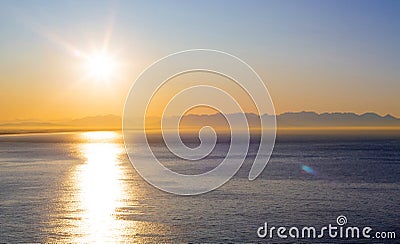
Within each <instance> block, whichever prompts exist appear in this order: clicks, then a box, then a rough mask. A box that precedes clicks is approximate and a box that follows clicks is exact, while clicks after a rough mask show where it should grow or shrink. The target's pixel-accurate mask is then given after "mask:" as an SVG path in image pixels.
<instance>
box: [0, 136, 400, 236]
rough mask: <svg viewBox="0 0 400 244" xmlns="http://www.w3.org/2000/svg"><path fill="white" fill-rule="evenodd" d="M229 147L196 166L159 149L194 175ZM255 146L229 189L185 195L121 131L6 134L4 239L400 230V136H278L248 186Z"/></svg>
mask: <svg viewBox="0 0 400 244" xmlns="http://www.w3.org/2000/svg"><path fill="white" fill-rule="evenodd" d="M228 146H229V144H228V143H225V142H223V141H222V142H219V143H218V144H217V147H216V149H215V150H214V151H213V152H212V154H211V155H210V156H208V157H207V158H206V160H203V161H201V162H200V163H199V162H196V163H193V162H190V163H189V162H185V161H180V160H177V159H176V158H173V157H171V156H170V154H169V153H168V151H167V150H166V148H165V147H163V145H162V144H161V143H153V144H152V147H153V149H154V151H155V154H156V155H157V156H158V157H159V159H160V160H161V161H162V162H163V163H164V165H165V166H167V167H169V168H170V169H173V170H175V171H177V172H182V173H188V174H190V173H192V174H193V173H200V172H202V171H204V170H206V169H208V168H210V167H215V166H216V165H217V164H218V162H219V161H220V160H221V159H222V158H223V157H224V156H225V152H226V149H227V147H228ZM138 147H140V145H138ZM256 151H257V144H251V146H250V151H249V154H248V160H247V161H246V162H245V165H244V166H243V167H242V168H241V169H240V171H239V172H238V173H237V175H236V176H235V177H234V178H233V179H231V181H229V182H228V183H227V184H225V185H223V186H222V187H221V188H219V189H217V190H215V191H212V192H209V193H207V194H203V195H199V196H191V197H182V196H176V195H173V194H167V193H164V192H162V191H160V190H158V189H156V188H154V187H153V186H151V185H149V184H148V183H146V182H145V181H144V180H143V179H142V178H141V177H140V176H139V175H138V174H137V173H136V171H135V170H134V169H133V167H132V165H131V164H130V162H129V160H128V158H127V156H126V154H125V151H124V147H123V142H122V138H121V135H120V134H118V133H115V132H83V133H54V134H31V135H15V136H1V137H0V215H1V219H0V226H1V228H0V240H1V241H4V242H55V241H57V242H60V241H65V242H118V241H128V242H211V241H213V242H215V241H217V242H218V241H236V242H238V241H241V242H243V241H247V242H259V241H263V240H261V239H258V237H257V228H258V227H259V226H262V225H263V224H264V222H266V221H267V222H268V223H269V224H271V225H276V226H291V225H294V226H306V225H313V226H316V227H318V226H323V225H327V224H329V223H331V224H336V218H337V216H339V215H345V216H346V217H347V219H348V224H349V225H351V226H357V225H358V226H371V227H372V228H373V229H374V230H376V231H379V230H380V231H396V233H399V234H400V225H399V222H398V220H399V219H400V212H399V210H398V203H399V202H400V178H399V175H400V137H399V136H390V135H386V136H365V135H364V136H354V135H353V136H334V135H330V136H323V135H317V136H308V135H298V136H290V135H282V136H278V140H277V143H276V146H275V149H274V152H273V154H272V158H271V161H270V162H269V163H268V165H267V167H266V169H265V170H264V172H263V173H262V175H261V176H260V177H259V178H258V179H256V180H255V181H248V179H247V176H248V171H249V169H250V167H251V162H252V160H251V159H252V158H254V156H255V153H256ZM267 240H268V239H267ZM273 241H275V242H276V241H278V242H279V241H282V240H280V239H274V240H273ZM303 241H304V240H303ZM330 241H332V240H330Z"/></svg>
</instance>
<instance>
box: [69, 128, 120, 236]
mask: <svg viewBox="0 0 400 244" xmlns="http://www.w3.org/2000/svg"><path fill="white" fill-rule="evenodd" d="M83 136H84V137H85V139H87V140H88V141H89V143H86V144H83V145H82V146H81V149H80V150H81V153H82V155H83V157H84V158H86V162H85V163H84V164H82V165H81V166H80V168H79V170H78V171H77V173H78V174H77V175H76V184H78V185H79V186H78V187H79V189H80V192H79V202H80V208H81V210H82V211H83V213H82V221H81V223H80V229H81V231H82V232H84V233H85V234H86V238H85V240H84V241H89V242H92V241H95V242H99V241H104V240H107V238H108V237H110V234H111V236H118V234H119V233H116V232H118V230H120V229H121V226H118V225H119V224H120V223H119V222H118V221H116V220H115V217H114V212H115V209H116V208H117V207H118V205H119V204H120V202H119V200H120V199H121V198H123V196H124V194H125V193H124V188H123V186H122V185H121V183H120V181H119V178H121V176H122V173H123V172H122V170H121V168H120V167H119V165H118V164H119V159H118V157H119V155H120V154H121V153H122V152H123V151H122V148H121V147H120V145H118V144H116V143H111V142H105V141H112V139H115V138H116V137H117V136H118V135H117V134H116V133H113V132H87V133H83Z"/></svg>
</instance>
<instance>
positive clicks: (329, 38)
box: [0, 0, 400, 122]
mask: <svg viewBox="0 0 400 244" xmlns="http://www.w3.org/2000/svg"><path fill="white" fill-rule="evenodd" d="M399 13H400V2H399V1H384V0H383V1H378V0H376V1H369V0H366V1H361V0H357V1H354V0H349V1H344V0H343V1H8V0H6V1H1V2H0V54H1V55H0V88H1V89H0V104H1V106H0V122H5V121H7V122H8V121H17V120H42V121H50V120H63V119H71V118H80V117H85V116H95V115H105V114H115V115H121V114H122V111H123V107H124V102H125V99H126V96H127V94H128V92H129V89H130V87H131V85H132V83H133V82H134V81H135V79H136V78H137V77H138V75H139V74H140V73H141V72H142V71H143V70H144V69H145V68H146V67H148V66H149V65H151V64H152V63H153V62H155V61H156V60H158V59H160V58H162V57H164V56H166V55H169V54H172V53H175V52H178V51H182V50H187V49H194V48H206V49H215V50H221V51H224V52H227V53H230V54H233V55H235V56H237V57H240V58H241V59H242V60H244V61H245V62H246V63H248V64H249V65H250V66H252V67H253V68H254V70H255V71H256V72H257V73H258V74H259V75H260V76H261V78H262V79H263V81H264V83H265V84H266V86H267V88H268V90H269V93H270V95H271V98H272V100H273V102H274V106H275V111H276V113H278V114H280V113H283V112H287V111H303V110H306V111H316V112H355V113H364V112H376V113H378V114H380V115H386V114H392V115H394V116H396V117H400V95H399V91H400V45H399V43H400V15H399ZM99 52H104V53H106V54H107V55H108V57H112V59H113V60H114V66H115V67H114V70H113V72H114V73H113V74H112V75H110V77H108V78H107V80H103V79H99V78H98V77H97V78H96V77H93V76H91V75H90V74H89V73H90V72H89V73H88V69H87V66H88V64H87V63H88V60H89V59H90V58H91V57H93V56H94V55H96V53H99Z"/></svg>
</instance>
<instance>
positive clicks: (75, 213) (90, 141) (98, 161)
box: [48, 131, 169, 243]
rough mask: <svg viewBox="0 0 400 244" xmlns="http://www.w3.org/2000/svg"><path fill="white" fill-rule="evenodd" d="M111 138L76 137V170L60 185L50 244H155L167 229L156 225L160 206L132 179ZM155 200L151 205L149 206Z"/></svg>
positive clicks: (116, 136)
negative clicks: (56, 243)
mask: <svg viewBox="0 0 400 244" xmlns="http://www.w3.org/2000/svg"><path fill="white" fill-rule="evenodd" d="M121 139H122V137H121V134H120V133H116V132H106V131H102V132H84V133H78V134H77V140H76V142H75V143H74V144H75V145H74V148H75V149H74V150H73V151H71V153H72V154H73V155H74V158H77V159H78V161H76V162H78V163H77V164H74V166H73V167H72V168H71V170H70V171H69V172H70V173H69V176H68V177H67V178H66V179H65V180H63V184H62V185H61V187H62V188H61V189H60V190H61V191H60V192H61V194H60V195H58V200H57V202H58V203H59V204H57V207H56V210H55V214H54V215H53V217H54V219H55V220H56V221H55V222H53V223H52V225H54V228H55V229H54V232H56V233H59V234H60V235H59V236H57V237H55V238H54V239H53V238H49V239H48V241H49V242H54V241H59V240H63V241H65V242H69V243H114V242H125V241H127V242H140V243H141V242H157V241H156V240H159V239H157V238H164V237H165V236H164V234H165V231H166V229H169V227H165V226H164V225H163V224H162V223H158V221H157V220H158V217H160V215H159V214H160V213H159V212H157V208H154V205H158V204H159V203H160V202H159V201H158V200H156V199H154V198H157V197H156V195H155V194H154V193H150V192H148V188H149V186H146V184H144V183H143V181H142V179H141V178H139V176H138V175H137V174H135V173H134V170H133V168H132V165H131V164H130V163H129V160H128V159H127V157H126V154H125V150H124V147H123V143H122V141H121ZM153 200H154V201H153Z"/></svg>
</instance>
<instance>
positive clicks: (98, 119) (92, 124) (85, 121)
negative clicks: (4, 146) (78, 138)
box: [0, 115, 121, 133]
mask: <svg viewBox="0 0 400 244" xmlns="http://www.w3.org/2000/svg"><path fill="white" fill-rule="evenodd" d="M120 128H121V117H119V116H116V115H101V116H91V117H84V118H80V119H73V120H64V121H51V122H41V121H17V122H8V123H2V124H1V123H0V133H8V132H20V131H24V132H27V131H29V132H31V131H74V130H106V129H107V130H108V129H110V130H113V129H120Z"/></svg>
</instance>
